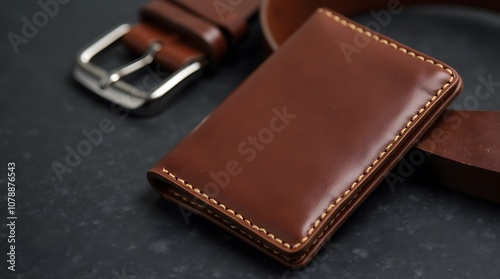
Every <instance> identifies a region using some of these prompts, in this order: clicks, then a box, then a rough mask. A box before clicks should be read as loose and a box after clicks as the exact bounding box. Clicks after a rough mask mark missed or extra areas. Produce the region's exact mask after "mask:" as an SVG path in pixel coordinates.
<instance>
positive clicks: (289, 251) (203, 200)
mask: <svg viewBox="0 0 500 279" xmlns="http://www.w3.org/2000/svg"><path fill="white" fill-rule="evenodd" d="M331 34H335V36H331ZM358 34H361V36H363V37H364V38H365V39H366V40H370V41H372V43H370V44H368V45H367V47H366V48H365V49H364V50H363V52H361V53H359V57H358V58H359V59H356V60H355V61H352V62H351V63H348V62H347V61H346V59H345V57H344V55H343V53H342V52H340V51H338V52H336V51H332V49H335V48H336V47H337V46H338V45H339V44H340V43H342V42H343V41H351V40H352V39H353V38H355V37H356V36H357V35H358ZM298 57H303V58H299V59H297V58H298ZM382 63H383V65H384V66H383V67H381V65H382ZM317 69H321V71H317ZM461 88H462V82H461V79H460V77H459V76H458V74H457V73H456V72H455V71H454V70H453V69H451V68H450V67H449V66H448V65H446V64H444V63H442V62H439V61H437V60H435V59H432V58H430V57H427V56H425V55H424V54H421V53H419V52H417V51H415V50H413V49H411V48H409V47H407V46H404V45H402V44H399V43H397V42H394V41H392V40H391V39H389V38H387V37H385V36H382V35H380V34H377V33H374V32H372V31H369V30H367V29H365V28H364V27H363V26H361V25H357V24H355V23H353V22H351V21H349V20H348V19H347V18H344V17H342V16H341V15H340V14H336V13H334V12H332V11H329V10H324V9H320V10H318V11H317V12H315V13H314V15H313V16H312V18H311V19H310V20H309V21H308V22H307V23H306V24H305V25H303V26H302V27H301V28H300V30H299V31H297V32H296V33H295V34H294V36H293V38H291V39H290V40H288V41H287V43H286V44H285V45H284V46H283V47H282V48H280V50H279V51H277V52H276V53H275V54H274V55H273V56H271V57H270V58H269V59H268V60H267V61H266V62H265V63H264V64H263V65H262V66H261V67H260V68H259V69H258V70H257V71H256V72H255V73H254V74H253V75H251V76H250V77H249V78H248V79H247V80H246V81H245V82H244V83H243V84H242V85H241V86H240V87H239V88H238V89H237V90H236V91H235V92H233V93H232V94H231V95H230V96H229V97H228V98H227V99H226V100H225V101H224V102H223V103H222V104H221V105H220V106H219V107H218V108H217V109H216V110H215V111H214V112H213V113H212V114H211V115H210V116H208V117H207V118H206V119H205V120H204V121H203V123H202V124H201V125H199V126H198V127H197V128H196V129H195V130H194V131H193V132H192V133H191V134H190V135H189V136H188V137H187V138H185V139H184V140H183V141H182V142H181V143H180V144H179V145H177V146H176V147H175V148H174V149H173V150H172V151H170V153H169V154H167V155H166V156H165V157H164V158H163V159H162V160H161V161H160V162H159V163H158V164H157V165H156V166H155V167H154V168H153V169H152V170H151V171H150V172H149V173H148V178H149V181H150V183H151V185H152V186H153V187H154V189H155V190H156V191H157V192H158V193H159V194H161V195H162V196H163V197H164V198H165V199H168V200H171V201H173V202H175V203H179V204H182V205H183V206H185V207H187V208H189V209H191V210H194V211H196V212H198V213H199V214H201V215H203V216H205V217H206V218H208V219H210V220H211V221H213V222H214V223H216V224H218V225H220V226H222V227H223V228H225V229H227V230H228V231H231V232H232V233H234V234H235V235H237V236H238V237H239V238H241V239H243V240H245V241H247V242H248V243H250V244H251V245H254V246H255V247H257V248H259V249H261V250H262V251H264V252H266V253H267V254H268V255H270V256H272V257H274V258H275V259H276V260H278V261H280V262H282V263H283V264H285V265H287V266H289V267H293V268H296V267H302V266H304V265H305V264H307V263H308V262H309V261H310V260H311V259H312V257H313V256H314V254H315V253H316V252H317V251H318V250H319V249H320V248H321V247H322V245H323V244H324V243H325V241H326V240H327V239H328V238H329V237H330V236H331V235H332V234H333V232H334V231H335V230H337V229H338V227H339V226H340V225H341V224H342V223H343V222H344V221H345V220H346V218H347V217H348V216H349V214H351V213H352V212H353V210H354V209H355V208H356V207H358V206H359V205H360V204H361V203H362V201H363V200H364V199H366V197H367V196H368V195H369V194H370V193H371V192H372V191H373V189H374V188H375V187H376V186H377V185H378V184H379V183H380V181H381V180H382V179H383V178H384V177H385V175H386V173H387V172H388V171H390V170H391V169H392V168H393V167H394V166H395V164H397V162H398V161H399V159H400V158H401V156H402V155H403V154H405V153H406V152H407V151H408V150H409V148H411V147H412V146H413V145H414V143H415V141H416V140H417V139H418V138H419V137H420V136H421V135H422V133H423V132H424V131H425V130H426V129H427V128H429V126H430V125H431V123H433V122H434V121H435V120H436V119H437V118H438V117H439V116H440V115H441V114H442V112H443V111H444V110H445V108H446V107H447V106H448V105H449V104H450V102H451V101H452V100H453V99H454V97H455V96H456V95H457V94H458V93H459V91H460V90H461Z"/></svg>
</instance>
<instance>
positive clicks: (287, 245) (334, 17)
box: [163, 9, 455, 259]
mask: <svg viewBox="0 0 500 279" xmlns="http://www.w3.org/2000/svg"><path fill="white" fill-rule="evenodd" d="M318 12H319V13H322V14H324V15H326V16H327V17H329V18H330V19H332V20H333V21H335V22H337V23H339V24H341V25H343V26H346V27H348V28H350V29H352V30H354V31H356V32H359V33H361V34H364V35H366V36H368V37H370V38H372V39H374V40H375V41H377V42H379V43H381V44H384V45H387V46H389V47H392V48H394V49H395V50H399V51H401V52H402V53H404V54H407V55H409V56H411V57H414V58H417V59H419V60H421V61H424V62H427V63H430V64H433V65H435V66H437V67H439V68H441V69H444V70H445V71H447V72H448V73H449V74H450V79H449V80H448V82H446V83H445V84H444V85H443V86H442V87H441V89H439V90H438V91H437V92H436V94H435V95H434V96H433V97H432V98H431V99H430V100H429V101H428V102H427V103H426V104H425V105H424V107H423V108H421V109H420V110H419V111H418V112H417V114H416V115H415V116H413V117H412V118H411V119H410V120H409V121H408V122H407V123H406V125H405V127H404V128H403V129H402V130H401V131H400V132H399V133H398V134H397V135H396V136H395V137H394V139H393V140H392V141H391V142H390V143H389V145H387V147H386V148H385V149H384V150H383V151H382V152H381V153H380V154H379V155H378V157H377V159H375V161H374V162H373V163H372V164H371V165H370V166H369V167H368V168H366V169H365V171H364V172H363V173H362V174H361V175H360V176H359V177H358V179H357V180H356V181H354V182H353V183H352V184H351V186H350V187H349V188H348V189H347V190H346V191H345V192H344V193H343V194H342V196H341V197H339V198H337V199H336V200H335V201H334V202H333V203H331V204H330V205H329V206H328V207H327V209H326V210H325V211H324V212H323V213H322V214H321V215H320V216H319V218H318V219H317V220H316V221H315V222H314V223H313V225H312V226H311V228H310V229H309V230H308V232H307V236H306V237H304V238H303V239H301V241H300V242H298V243H295V244H293V245H291V244H290V243H287V242H285V241H283V240H281V239H280V238H278V237H276V236H275V235H274V234H272V233H269V232H267V230H266V229H264V228H260V227H258V226H257V225H255V224H253V223H252V222H251V221H250V220H248V219H246V218H244V217H243V216H242V215H241V214H238V213H237V212H235V211H234V210H232V209H230V208H228V207H226V206H225V205H224V204H222V203H219V202H218V201H216V200H215V199H213V198H210V197H209V196H208V195H206V194H205V193H203V192H201V190H200V189H198V188H196V187H194V186H193V185H191V184H189V183H188V182H186V181H185V180H183V179H180V178H178V177H177V176H175V175H174V174H172V173H171V172H170V171H168V170H167V169H165V168H163V172H164V173H166V174H167V175H168V176H170V177H171V178H172V179H174V180H175V181H178V182H180V183H181V184H182V185H184V186H185V187H187V188H189V189H191V190H193V191H194V192H196V193H197V194H199V195H200V196H201V197H203V198H205V199H207V200H208V201H210V202H211V203H213V204H215V205H217V206H219V207H221V208H222V209H224V210H225V211H226V212H228V213H230V214H232V215H234V216H236V217H237V218H238V219H240V220H242V221H244V222H246V224H247V225H248V226H249V227H250V228H252V229H255V230H256V231H257V232H259V233H263V234H265V235H266V236H268V237H269V238H270V239H272V240H274V241H275V242H277V243H279V244H281V245H283V246H284V247H285V248H288V249H290V248H293V249H296V248H298V247H300V246H301V245H303V244H304V243H305V242H307V240H308V239H309V237H310V236H311V235H312V234H313V233H314V231H315V230H316V229H317V228H318V227H319V225H320V224H321V222H322V221H323V220H324V219H325V218H326V216H327V215H328V213H329V212H331V211H332V210H333V209H334V208H335V207H337V205H339V204H340V203H341V202H342V201H344V200H345V198H346V197H347V196H348V195H349V194H351V193H352V192H354V190H356V188H357V187H358V185H359V184H360V183H361V182H362V181H363V179H364V178H365V177H366V176H367V175H368V174H369V173H370V172H371V171H372V170H373V169H374V168H375V166H376V165H377V164H378V163H379V162H380V160H382V159H383V158H384V157H385V155H386V154H387V153H388V152H389V151H390V150H391V148H392V147H394V145H395V144H397V142H398V141H399V140H400V139H401V137H403V136H404V134H405V133H406V132H407V131H408V130H409V129H410V128H411V126H412V125H413V123H415V122H416V120H417V119H419V117H420V115H422V114H423V113H424V112H425V111H426V109H428V108H429V107H430V106H431V105H432V104H433V103H434V102H435V101H436V100H437V98H438V97H439V96H440V95H441V94H442V93H443V92H444V90H446V89H447V88H448V87H449V86H450V85H451V83H452V82H453V81H454V79H455V76H454V73H453V71H452V70H451V69H449V68H446V67H445V66H444V65H442V64H440V63H437V62H435V61H434V60H431V59H426V58H425V57H423V56H421V55H417V54H416V53H414V52H411V51H408V50H407V49H405V48H403V47H400V46H398V45H397V44H395V43H393V42H389V41H387V40H386V39H381V38H380V37H379V36H378V35H375V34H372V33H371V32H370V31H367V30H364V29H362V28H360V27H357V26H356V25H354V24H352V23H348V22H347V21H346V20H344V19H341V18H340V17H339V16H337V15H334V14H333V13H331V12H330V11H327V10H324V9H319V10H318ZM358 194H359V192H358V193H356V195H355V196H354V197H353V198H352V199H351V200H350V201H349V203H348V204H346V205H344V206H343V207H342V208H341V209H340V211H339V212H338V213H337V215H336V216H335V217H334V218H333V219H332V220H331V221H330V223H329V224H328V225H327V226H326V227H325V228H324V229H323V230H322V232H321V233H320V234H319V235H318V237H317V238H316V240H315V241H314V242H313V244H312V245H311V247H313V246H314V244H315V243H316V242H317V241H318V240H319V239H320V238H321V236H322V235H323V234H324V232H325V231H326V230H327V229H328V228H329V227H330V226H331V225H332V224H333V222H334V221H335V220H336V219H337V218H338V216H339V215H340V213H342V212H343V211H344V210H345V208H346V207H347V206H348V205H349V204H350V203H351V202H352V201H353V200H354V199H355V198H356V197H357V195H358ZM192 203H193V202H192ZM198 206H199V205H198ZM208 211H209V213H211V214H214V213H213V212H211V211H210V210H208ZM214 215H215V216H216V217H218V218H220V217H219V216H218V215H216V214H214ZM220 219H222V218H220ZM222 220H223V221H225V222H226V223H228V224H229V222H227V221H226V220H224V219H222ZM230 226H231V228H233V227H234V226H232V225H231V224H230ZM233 229H234V228H233ZM238 230H239V231H240V232H241V233H244V234H246V235H247V236H249V237H250V238H252V239H254V240H256V241H258V242H259V243H261V241H259V240H258V239H255V238H253V237H252V236H251V235H249V234H248V233H247V232H244V231H242V230H240V229H238ZM261 244H262V243H261ZM263 245H264V246H265V247H266V248H269V247H267V245H265V244H263ZM269 249H270V248H269ZM271 250H272V249H271ZM272 251H273V252H274V253H275V254H279V252H277V251H276V250H272ZM307 251H309V249H308V250H307ZM307 251H306V252H305V253H307ZM282 256H283V255H282ZM283 257H285V256H283ZM285 259H289V258H288V257H285Z"/></svg>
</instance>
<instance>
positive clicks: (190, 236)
mask: <svg viewBox="0 0 500 279" xmlns="http://www.w3.org/2000/svg"><path fill="white" fill-rule="evenodd" d="M143 3H144V1H138V0H134V1H127V2H126V3H125V2H124V1H118V0H113V1H97V0H89V1H71V2H70V3H68V4H66V5H64V6H61V7H60V10H59V12H58V13H57V15H55V16H54V17H52V18H50V19H49V22H48V23H47V25H46V26H44V27H43V28H40V30H39V31H38V34H37V35H36V36H35V37H34V38H32V39H29V43H28V44H25V45H21V46H20V51H19V53H18V54H15V53H14V51H13V48H12V46H11V44H10V43H9V41H8V39H7V34H8V33H9V32H15V33H18V34H19V33H20V32H21V28H22V24H23V23H22V21H21V18H22V17H23V16H26V17H28V18H32V16H33V14H34V13H35V12H37V11H39V10H40V9H41V8H40V7H39V6H38V4H37V3H36V1H30V2H28V1H3V2H2V4H1V5H2V7H1V9H0V11H1V12H0V13H1V18H2V24H1V25H0V34H2V36H3V38H2V39H1V40H0V53H1V63H0V73H1V76H0V92H1V95H0V119H1V120H0V121H1V122H0V123H1V129H0V151H1V153H0V154H1V157H0V159H1V160H0V165H1V166H3V167H5V168H6V167H7V162H9V161H11V160H13V161H15V162H16V164H17V168H16V177H17V197H16V198H17V216H18V220H17V227H16V229H17V243H16V246H17V262H16V272H15V273H13V272H10V271H7V270H6V258H7V256H6V253H7V242H6V237H7V233H8V231H7V228H6V225H5V224H6V220H5V218H6V216H7V209H6V192H7V190H6V184H7V181H6V173H5V171H4V172H3V173H2V175H0V185H1V187H2V190H1V191H0V193H1V197H2V198H1V201H2V202H1V212H2V213H1V215H0V216H2V218H4V221H2V222H1V224H2V226H1V227H0V244H1V254H2V255H3V256H2V257H1V259H2V260H1V262H2V264H1V265H0V267H1V271H0V277H1V278H115V279H119V278H168V277H180V278H213V277H215V278H218V277H220V278H222V277H229V278H275V277H279V278H293V277H295V278H499V277H500V244H499V243H498V242H499V240H500V206H499V205H496V204H492V203H488V202H485V201H481V200H478V199H475V198H471V197H468V196H465V195H462V194H459V193H456V192H454V191H451V190H448V189H446V188H443V187H442V186H441V185H440V184H439V183H438V182H437V181H436V178H435V176H434V174H433V172H432V170H431V169H429V168H428V166H427V165H426V164H424V165H422V166H419V167H417V168H416V170H415V171H414V173H413V174H412V175H411V176H409V177H408V178H406V179H405V181H404V182H403V183H399V184H397V185H395V186H393V187H390V185H389V184H387V183H383V184H382V185H381V186H380V187H379V188H378V189H377V190H376V191H375V193H374V194H373V196H372V197H370V198H369V199H368V200H367V202H366V203H365V204H364V205H363V206H362V207H361V208H360V209H359V210H358V211H357V212H356V213H355V214H354V215H353V217H352V218H351V219H350V220H349V221H348V222H347V223H346V224H345V225H344V226H343V227H342V229H341V230H340V231H339V232H338V233H337V234H336V235H335V236H334V237H333V239H332V240H331V241H330V242H329V244H328V245H327V249H324V250H323V251H322V252H321V254H320V256H319V257H317V258H316V260H315V261H314V262H313V264H312V265H311V266H310V267H309V268H307V269H306V270H304V271H300V272H290V271H287V270H286V269H285V268H283V267H282V266H280V265H279V264H276V263H274V262H273V261H272V260H271V259H269V258H268V257H266V256H263V255H262V254H260V253H259V252H257V251H254V250H253V249H252V248H250V247H248V246H247V245H245V244H244V243H242V242H240V241H239V240H237V239H235V238H234V237H232V236H230V235H229V234H227V233H225V232H223V231H222V230H220V229H218V228H216V227H215V226H213V225H211V224H210V223H209V222H207V221H204V220H202V219H200V218H198V217H196V216H193V217H191V218H190V219H189V221H190V222H189V224H188V223H186V222H185V220H184V219H183V217H182V215H181V214H180V212H179V210H178V208H177V207H176V206H173V205H171V204H169V203H167V202H165V201H162V200H161V199H159V198H158V196H157V195H156V194H155V193H154V192H153V191H152V190H151V189H150V187H149V186H148V183H147V182H146V179H145V173H146V171H147V170H148V168H150V167H151V166H152V165H153V164H154V163H155V162H156V161H157V160H159V159H160V157H161V156H162V155H163V154H164V153H166V152H168V151H169V150H170V149H171V148H172V147H173V146H174V145H175V144H176V143H178V142H179V141H180V140H182V138H183V137H184V136H185V135H186V134H187V133H189V131H190V130H192V129H193V128H194V127H195V126H196V125H197V124H198V123H199V122H200V121H201V120H202V119H203V118H204V117H205V116H206V115H207V114H209V113H210V112H211V111H212V110H213V109H214V108H215V107H216V106H217V104H219V103H220V102H221V101H222V100H223V99H224V98H225V97H226V96H227V95H228V94H229V93H230V92H231V91H232V90H233V89H234V88H235V87H236V86H237V85H238V84H239V83H240V82H241V81H242V80H243V79H244V78H245V76H247V75H248V74H249V73H250V72H251V71H252V70H253V69H255V67H256V66H257V65H258V64H259V63H260V62H261V61H262V60H263V55H262V53H261V49H262V48H261V46H262V41H261V39H260V35H259V32H258V24H257V22H256V21H255V22H254V23H253V28H252V34H251V35H250V36H249V37H248V38H247V40H246V41H245V42H244V43H243V44H242V45H241V46H240V47H239V48H238V50H237V51H236V52H235V53H233V54H232V55H231V56H230V57H229V58H228V59H226V60H225V61H224V62H223V63H222V65H221V66H220V67H218V68H217V69H216V70H215V71H214V72H213V73H211V74H209V75H206V76H205V77H204V78H202V79H201V80H199V81H198V82H197V83H195V84H194V85H192V86H191V87H189V88H188V89H187V90H186V91H185V93H184V94H183V96H182V97H180V98H178V99H177V100H176V101H175V102H174V103H172V104H171V105H170V107H169V108H168V110H166V111H165V112H164V113H162V114H161V115H158V116H156V117H153V118H137V117H131V116H128V117H121V116H122V115H120V114H117V113H113V112H112V111H111V109H110V105H109V104H108V103H106V102H103V101H102V100H100V99H98V98H94V97H91V93H89V92H88V91H87V90H85V89H84V88H82V87H81V86H78V85H77V84H76V83H75V82H74V81H73V79H72V77H71V71H72V67H73V61H74V55H75V53H76V52H77V50H78V49H79V48H80V47H82V46H83V45H84V44H85V43H87V42H88V41H89V40H91V39H93V38H94V37H95V36H96V35H98V34H100V33H102V32H103V31H104V30H105V29H107V28H109V27H111V26H113V25H114V24H117V23H120V22H127V21H132V20H135V18H136V11H137V9H138V8H139V7H140V6H141V4H143ZM450 11H451V12H450ZM463 18H468V21H463ZM359 19H360V20H361V21H363V22H367V21H369V20H370V19H371V16H370V15H366V16H363V17H360V18H359ZM383 32H384V33H386V34H388V35H390V36H393V37H394V38H396V39H398V40H400V41H402V42H403V43H406V44H408V45H410V46H413V47H415V48H417V49H419V50H422V51H424V52H426V53H428V54H431V55H433V56H435V57H437V58H439V59H442V60H444V61H446V62H448V63H449V64H451V65H452V66H454V67H456V69H458V70H459V72H460V73H461V74H462V75H463V77H464V79H465V82H466V89H465V94H471V93H473V90H474V88H475V87H476V86H477V85H478V84H479V81H478V79H477V78H478V77H479V76H484V77H487V76H488V75H490V74H492V75H493V77H494V79H495V80H500V69H499V66H498V62H499V61H500V53H499V52H498V49H500V40H499V37H500V36H499V35H500V18H499V17H498V16H493V15H491V14H488V13H484V12H480V13H470V12H467V13H464V12H463V10H462V11H455V10H450V9H444V10H443V9H436V8H432V9H413V8H412V9H410V8H408V9H405V11H404V13H403V14H401V15H398V16H395V17H394V18H393V21H392V22H391V24H390V25H389V26H388V27H386V28H384V29H383ZM333 35H334V34H332V36H333ZM332 51H337V50H335V49H332ZM236 58H238V59H236ZM303 58H304V57H297V59H303ZM499 90H500V89H499ZM497 93H498V92H497ZM464 96H465V95H464ZM464 96H461V97H460V99H459V100H457V102H456V103H457V104H461V103H463V102H464ZM499 96H500V94H496V95H495V96H493V97H491V98H490V99H489V100H488V101H486V102H481V103H480V108H481V109H498V108H499V107H500V105H499V104H500V98H499ZM105 118H108V119H110V120H111V121H112V123H113V125H114V126H115V130H114V131H113V132H112V133H110V134H107V135H105V137H104V141H103V143H102V144H100V145H99V146H95V147H94V148H93V151H92V153H91V154H90V155H89V156H87V157H85V158H83V160H82V162H81V164H80V165H79V166H77V167H75V168H73V171H72V173H68V174H65V175H64V176H63V181H58V179H57V178H56V176H55V174H54V171H53V170H52V167H51V164H52V163H53V162H54V161H59V162H63V161H64V158H65V156H66V154H67V151H66V147H67V146H69V147H72V148H75V147H76V146H77V144H78V143H79V142H81V141H82V140H84V139H85V137H84V136H83V134H82V130H84V129H87V130H91V129H95V128H98V125H99V123H100V121H102V119H105ZM214 136H215V135H214Z"/></svg>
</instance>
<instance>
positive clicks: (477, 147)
mask: <svg viewBox="0 0 500 279" xmlns="http://www.w3.org/2000/svg"><path fill="white" fill-rule="evenodd" d="M259 3H260V1H259V0H170V1H167V0H153V1H152V2H150V3H148V4H146V5H145V7H144V8H143V10H142V13H141V15H142V21H143V23H140V24H138V25H137V26H135V27H134V28H133V30H132V31H131V32H130V33H129V34H128V35H127V36H125V37H124V41H125V43H126V44H128V45H129V46H131V47H132V48H133V49H135V50H136V51H138V52H141V53H142V52H144V51H145V50H146V49H147V47H148V46H149V45H150V44H151V43H152V42H154V41H159V42H160V43H162V46H163V47H162V50H161V51H160V52H158V54H157V55H156V59H157V61H158V62H159V63H160V64H161V65H162V66H164V67H166V68H167V69H170V70H175V69H177V68H179V67H181V66H182V65H184V64H185V63H187V62H189V61H191V60H193V59H200V58H201V57H205V58H206V59H207V60H209V61H210V62H212V63H214V62H217V61H218V60H220V59H221V57H222V56H223V55H224V53H225V52H226V51H227V49H228V46H229V45H231V44H232V43H233V42H234V41H237V40H239V39H240V38H241V37H242V36H243V35H244V33H245V30H246V27H247V20H248V18H249V17H251V16H252V15H253V14H254V13H255V12H256V11H257V8H258V6H259ZM436 3H439V4H458V5H470V6H475V7H482V8H487V9H492V10H496V11H498V10H500V2H498V1H488V0H475V1H471V0H400V1H398V0H358V1H355V2H352V1H340V0H293V1H289V0H263V1H262V4H261V9H260V19H261V23H262V24H261V25H262V28H263V32H264V35H265V38H266V40H267V42H268V44H269V46H270V48H271V49H272V50H276V49H278V48H279V46H281V45H282V44H283V43H284V42H285V41H286V40H287V39H288V37H290V36H291V35H292V34H293V33H294V32H295V31H296V30H297V28H299V27H300V26H301V25H302V23H303V22H304V21H305V20H306V19H307V18H308V17H309V16H310V15H311V14H312V13H313V12H314V11H315V10H316V9H317V8H319V7H327V8H329V9H332V10H335V11H337V12H340V13H342V14H344V15H347V16H349V15H353V14H357V13H361V12H367V11H370V10H377V9H386V10H388V11H391V10H392V9H397V7H398V6H401V5H405V6H406V5H415V4H436ZM334 35H335V34H332V36H334ZM499 139H500V112H479V111H454V112H451V111H450V112H448V113H446V114H445V115H444V116H443V117H442V118H441V119H440V120H438V121H437V123H435V124H434V126H433V128H432V129H430V131H429V132H428V133H427V135H426V136H424V138H423V139H422V140H421V142H420V143H419V144H418V145H417V147H418V148H420V149H421V150H423V151H425V152H427V153H429V154H430V155H431V156H430V161H431V162H432V163H433V164H434V165H435V166H436V169H437V170H438V171H437V173H438V175H439V177H440V178H441V179H442V181H443V182H445V184H446V185H448V186H449V187H452V188H454V189H457V190H459V191H461V192H465V193H467V194H470V195H474V196H477V197H481V198H484V199H488V200H492V201H496V202H500V140H499Z"/></svg>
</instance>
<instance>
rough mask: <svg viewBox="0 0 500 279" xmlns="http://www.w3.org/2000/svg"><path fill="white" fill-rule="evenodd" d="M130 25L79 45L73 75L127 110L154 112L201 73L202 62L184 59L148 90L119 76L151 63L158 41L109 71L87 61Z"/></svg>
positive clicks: (121, 35)
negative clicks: (85, 44)
mask: <svg viewBox="0 0 500 279" xmlns="http://www.w3.org/2000/svg"><path fill="white" fill-rule="evenodd" d="M130 29H131V25H130V24H121V25H118V26H117V27H115V28H113V29H111V30H110V31H108V32H107V33H105V34H104V35H102V36H101V37H99V38H97V39H96V40H94V41H93V42H91V43H90V44H88V45H87V46H86V47H85V48H83V50H81V51H80V52H79V53H78V55H77V59H76V62H77V64H76V66H75V69H74V77H75V78H76V80H78V81H79V82H80V83H81V84H83V85H84V86H85V87H87V88H88V89H90V90H91V91H93V92H94V93H96V94H97V95H99V96H101V97H103V98H104V99H106V100H108V101H111V102H113V103H115V104H117V105H119V106H121V107H123V108H125V109H128V110H130V111H131V112H135V113H137V114H143V115H147V114H154V113H157V112H159V111H160V110H161V109H162V107H163V106H164V105H165V103H166V102H167V101H168V99H170V98H171V97H172V96H173V95H175V93H176V92H173V91H178V89H179V88H180V87H182V86H183V85H185V84H187V83H189V82H190V81H192V80H193V79H195V78H196V77H197V76H199V74H201V70H202V69H203V67H204V65H205V62H204V61H203V60H195V61H192V62H189V63H187V64H186V65H184V66H183V67H181V68H180V69H178V70H177V71H175V72H173V73H172V74H171V75H170V76H169V77H167V78H166V79H165V80H163V81H162V82H161V83H160V84H159V85H157V86H156V87H155V88H153V89H152V90H150V91H148V92H147V91H144V90H142V89H140V88H138V87H136V86H134V85H132V84H130V83H128V82H126V81H124V80H123V79H122V78H123V77H125V76H127V75H130V74H132V73H134V72H136V71H138V70H140V69H142V68H144V67H146V66H148V65H149V64H151V63H152V62H153V60H154V56H155V54H156V53H157V52H158V51H159V50H160V49H161V45H160V44H159V43H152V44H151V45H150V46H149V49H148V50H147V51H146V52H145V53H144V54H143V56H141V57H139V58H138V59H136V60H134V61H131V62H129V63H128V64H126V65H124V66H122V67H119V68H117V69H114V70H112V71H107V70H105V69H103V68H101V67H99V66H97V65H96V64H93V63H91V60H92V58H93V57H94V56H96V55H97V54H98V53H100V52H101V51H103V50H104V49H106V48H108V47H109V46H111V45H112V44H113V43H115V42H116V41H118V40H119V39H120V38H121V37H123V36H124V35H125V34H127V33H128V32H129V31H130Z"/></svg>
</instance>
